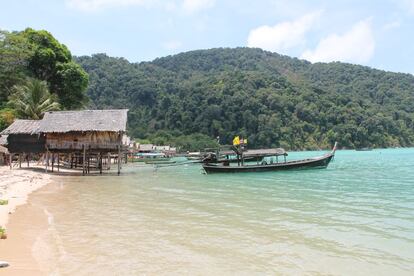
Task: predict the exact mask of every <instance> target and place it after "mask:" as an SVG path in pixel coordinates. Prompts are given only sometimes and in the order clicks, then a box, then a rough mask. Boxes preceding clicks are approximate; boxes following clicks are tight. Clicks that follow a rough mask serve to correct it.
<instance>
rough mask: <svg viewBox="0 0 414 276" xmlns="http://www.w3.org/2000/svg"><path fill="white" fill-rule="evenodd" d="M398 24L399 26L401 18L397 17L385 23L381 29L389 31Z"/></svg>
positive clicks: (397, 26)
mask: <svg viewBox="0 0 414 276" xmlns="http://www.w3.org/2000/svg"><path fill="white" fill-rule="evenodd" d="M400 26H401V20H399V19H398V20H395V21H391V22H389V23H387V24H385V25H384V27H383V30H385V31H389V30H392V29H396V28H399V27H400Z"/></svg>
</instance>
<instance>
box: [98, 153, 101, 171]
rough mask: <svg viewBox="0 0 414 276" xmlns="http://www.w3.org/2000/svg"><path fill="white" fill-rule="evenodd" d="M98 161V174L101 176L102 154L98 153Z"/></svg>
mask: <svg viewBox="0 0 414 276" xmlns="http://www.w3.org/2000/svg"><path fill="white" fill-rule="evenodd" d="M98 158H99V159H98V160H99V161H98V164H99V174H102V153H101V152H100V153H99V157H98Z"/></svg>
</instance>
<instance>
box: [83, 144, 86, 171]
mask: <svg viewBox="0 0 414 276" xmlns="http://www.w3.org/2000/svg"><path fill="white" fill-rule="evenodd" d="M85 160H86V148H85V146H83V162H82V174H83V175H85V173H86V171H85Z"/></svg>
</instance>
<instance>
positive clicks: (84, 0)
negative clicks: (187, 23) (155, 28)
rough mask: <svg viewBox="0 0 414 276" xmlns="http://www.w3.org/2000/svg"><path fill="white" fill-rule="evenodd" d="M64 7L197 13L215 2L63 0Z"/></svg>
mask: <svg viewBox="0 0 414 276" xmlns="http://www.w3.org/2000/svg"><path fill="white" fill-rule="evenodd" d="M65 3H66V5H67V6H68V7H69V8H71V9H75V10H80V11H84V12H95V11H98V10H105V9H111V8H119V7H132V6H141V7H156V8H162V9H165V10H167V11H170V12H172V11H183V12H184V13H186V14H193V13H197V12H199V11H201V10H205V9H209V8H211V7H213V6H214V4H215V0H65Z"/></svg>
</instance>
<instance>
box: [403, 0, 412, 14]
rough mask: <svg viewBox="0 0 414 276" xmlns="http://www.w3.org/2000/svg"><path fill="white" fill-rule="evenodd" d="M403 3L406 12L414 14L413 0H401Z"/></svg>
mask: <svg viewBox="0 0 414 276" xmlns="http://www.w3.org/2000/svg"><path fill="white" fill-rule="evenodd" d="M403 3H404V6H405V8H406V9H407V10H408V12H409V13H411V14H414V0H403Z"/></svg>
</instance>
